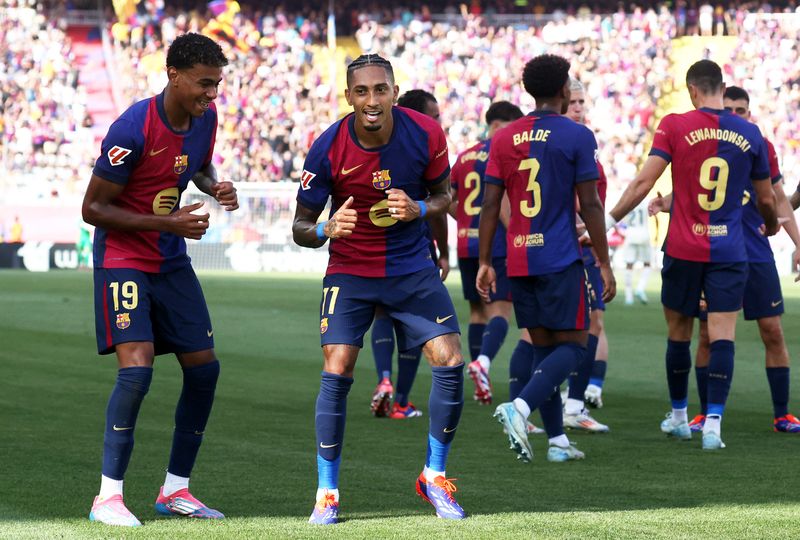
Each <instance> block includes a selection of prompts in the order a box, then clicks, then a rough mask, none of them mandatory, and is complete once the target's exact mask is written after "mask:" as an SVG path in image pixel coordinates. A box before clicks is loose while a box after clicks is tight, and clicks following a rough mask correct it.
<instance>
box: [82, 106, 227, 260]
mask: <svg viewBox="0 0 800 540" xmlns="http://www.w3.org/2000/svg"><path fill="white" fill-rule="evenodd" d="M216 133H217V110H216V108H215V106H214V104H213V103H212V104H210V105H209V108H208V110H207V111H206V112H205V113H203V115H202V116H200V117H193V118H192V119H191V124H190V126H189V129H188V130H187V131H183V132H179V131H175V130H173V129H172V128H171V127H170V125H169V122H168V121H167V116H166V112H165V111H164V94H163V93H161V94H159V95H157V96H153V97H151V98H149V99H145V100H143V101H139V102H138V103H135V104H134V105H132V106H131V107H130V108H129V109H128V110H126V111H125V112H124V113H122V115H120V117H119V118H117V120H115V121H114V123H113V124H111V127H110V128H109V130H108V133H107V134H106V137H105V139H103V142H102V145H101V155H100V157H98V158H97V161H96V162H95V166H94V170H93V171H92V172H93V173H94V174H95V175H96V176H99V177H100V178H103V179H104V180H108V181H109V182H114V183H115V184H120V185H123V186H125V189H124V190H123V192H122V194H121V195H120V196H119V197H117V198H116V199H115V200H114V201H113V204H114V205H116V206H119V207H120V208H123V209H125V210H128V211H130V212H134V213H137V214H156V215H160V216H164V215H168V214H171V213H172V212H174V211H176V210H177V209H178V205H179V203H180V200H181V194H182V193H183V191H184V190H185V189H186V186H187V185H188V184H189V181H190V180H191V178H192V177H193V176H194V175H195V173H197V172H198V171H199V170H201V169H203V168H204V167H206V166H207V165H208V164H209V163H210V162H211V156H212V155H213V153H214V143H215V140H216ZM188 264H189V256H188V255H187V254H186V241H185V240H184V239H183V237H181V236H177V235H175V234H172V233H168V232H160V231H119V230H113V229H111V230H106V229H103V228H101V227H97V229H95V235H94V266H95V268H132V269H135V270H141V271H144V272H151V273H158V272H170V271H173V270H177V269H179V268H182V267H184V266H186V265H188Z"/></svg>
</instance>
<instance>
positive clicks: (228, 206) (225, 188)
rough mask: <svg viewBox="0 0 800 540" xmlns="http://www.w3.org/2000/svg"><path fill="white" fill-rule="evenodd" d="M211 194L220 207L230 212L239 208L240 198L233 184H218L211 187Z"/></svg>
mask: <svg viewBox="0 0 800 540" xmlns="http://www.w3.org/2000/svg"><path fill="white" fill-rule="evenodd" d="M211 193H212V195H213V196H214V198H215V199H216V200H217V202H218V203H219V205H220V206H222V207H223V208H224V209H225V210H227V211H228V212H233V211H234V210H236V209H237V208H239V197H238V196H237V195H236V188H235V187H234V186H233V182H217V183H216V184H213V185H212V186H211Z"/></svg>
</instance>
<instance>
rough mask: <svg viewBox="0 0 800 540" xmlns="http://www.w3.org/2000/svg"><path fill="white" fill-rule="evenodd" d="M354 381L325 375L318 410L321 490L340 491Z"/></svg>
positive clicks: (318, 456)
mask: <svg viewBox="0 0 800 540" xmlns="http://www.w3.org/2000/svg"><path fill="white" fill-rule="evenodd" d="M352 385H353V378H352V377H342V376H341V375H335V374H333V373H327V372H325V371H323V372H322V381H321V382H320V385H319V395H318V396H317V406H316V422H315V427H316V432H317V474H318V480H319V486H318V487H319V488H320V489H326V488H327V489H338V487H339V484H338V482H339V461H340V459H339V458H340V456H341V455H342V444H343V443H344V426H345V417H346V415H347V394H348V393H349V392H350V387H351V386H352Z"/></svg>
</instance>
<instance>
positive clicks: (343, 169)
mask: <svg viewBox="0 0 800 540" xmlns="http://www.w3.org/2000/svg"><path fill="white" fill-rule="evenodd" d="M392 118H393V120H394V127H393V130H392V135H391V137H390V139H389V142H388V143H386V144H385V145H383V146H380V147H375V148H364V147H363V146H362V145H361V144H360V143H359V141H358V137H357V136H356V133H355V115H354V114H352V113H351V114H348V115H347V116H345V117H344V118H342V119H341V120H339V121H337V122H336V123H335V124H333V125H332V126H331V127H329V128H328V129H327V130H326V131H325V132H324V133H323V134H322V135H321V136H320V137H319V138H318V139H317V140H316V141H315V142H314V144H313V145H312V146H311V150H310V151H309V153H308V156H307V157H306V162H305V165H304V167H303V174H302V178H301V181H300V188H299V189H298V191H297V201H298V203H299V204H301V205H303V206H305V207H306V208H309V209H311V210H316V211H322V210H323V209H324V208H325V205H326V203H327V201H328V198H329V197H331V198H332V205H331V215H333V213H334V212H335V211H336V209H338V208H339V206H341V205H342V203H344V202H345V201H346V200H347V198H348V197H350V196H351V195H352V196H353V204H352V206H351V207H350V208H353V209H355V210H356V212H357V215H358V221H357V222H356V226H355V229H354V230H353V234H352V235H350V236H347V237H344V238H337V239H332V240H331V241H330V246H329V248H328V249H329V253H330V258H329V261H328V270H327V274H328V275H330V274H350V275H354V276H362V277H393V276H402V275H406V274H411V273H414V272H417V271H419V270H421V269H424V268H429V267H433V265H434V263H433V260H432V258H431V252H430V241H429V240H428V238H427V237H426V236H425V231H426V229H427V225H426V223H425V220H424V219H415V220H412V221H409V222H403V221H398V220H396V219H394V217H392V215H391V214H390V213H389V208H388V203H389V200H388V198H387V197H388V195H387V194H386V190H388V189H391V188H397V189H401V190H403V191H405V192H406V193H407V194H408V196H409V197H410V198H412V199H414V200H421V199H425V198H426V197H427V196H428V195H429V190H428V188H429V187H430V186H433V185H436V184H437V183H439V182H442V181H444V180H445V179H446V178H447V177H448V176H449V174H450V163H449V161H448V155H447V141H446V140H445V135H444V132H443V131H442V128H441V127H440V126H439V124H438V123H437V122H436V121H435V120H433V119H432V118H430V117H428V116H425V115H424V114H421V113H418V112H416V111H413V110H411V109H406V108H403V107H392Z"/></svg>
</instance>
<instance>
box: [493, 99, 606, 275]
mask: <svg viewBox="0 0 800 540" xmlns="http://www.w3.org/2000/svg"><path fill="white" fill-rule="evenodd" d="M492 141H493V142H492V148H491V151H490V152H489V164H488V165H487V167H486V178H485V180H486V182H488V183H492V184H497V185H505V188H506V190H507V193H508V200H509V202H510V204H511V220H510V222H509V228H508V231H507V233H506V246H507V261H508V275H509V276H536V275H542V274H550V273H553V272H560V271H561V270H563V269H564V268H566V267H567V266H569V265H570V264H572V263H573V262H575V261H577V260H579V259H580V258H581V254H580V249H579V247H578V239H577V236H576V231H575V210H576V206H575V187H576V185H577V184H578V183H581V182H590V181H595V180H597V178H598V176H599V170H598V167H597V141H596V140H595V138H594V134H593V133H592V132H591V130H589V128H587V127H586V126H583V125H581V124H577V123H575V122H573V121H572V120H570V119H569V118H567V117H565V116H561V115H559V114H556V113H554V112H550V111H534V112H532V113H530V114H529V115H528V116H525V117H523V118H520V119H519V120H515V121H514V122H512V123H511V124H509V125H507V126H506V127H504V128H503V129H501V130H500V131H498V132H497V133H496V134H495V136H494V138H493V140H492Z"/></svg>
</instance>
